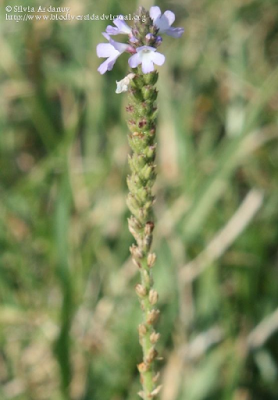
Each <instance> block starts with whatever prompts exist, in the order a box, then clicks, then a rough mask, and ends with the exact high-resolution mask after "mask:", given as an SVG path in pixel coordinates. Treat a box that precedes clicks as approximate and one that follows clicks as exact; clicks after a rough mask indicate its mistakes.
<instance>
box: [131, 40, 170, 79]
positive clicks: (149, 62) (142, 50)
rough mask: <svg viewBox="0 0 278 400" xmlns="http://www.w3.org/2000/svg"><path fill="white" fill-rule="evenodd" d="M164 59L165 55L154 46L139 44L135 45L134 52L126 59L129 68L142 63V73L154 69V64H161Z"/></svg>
mask: <svg viewBox="0 0 278 400" xmlns="http://www.w3.org/2000/svg"><path fill="white" fill-rule="evenodd" d="M164 61H165V56H164V55H163V54H161V53H158V52H157V51H156V48H155V47H151V46H141V47H137V49H136V54H134V55H133V56H131V57H130V58H129V60H128V63H129V66H130V67H131V68H136V67H138V65H139V64H142V71H143V73H144V74H147V73H148V72H152V71H154V64H156V65H162V64H163V63H164Z"/></svg>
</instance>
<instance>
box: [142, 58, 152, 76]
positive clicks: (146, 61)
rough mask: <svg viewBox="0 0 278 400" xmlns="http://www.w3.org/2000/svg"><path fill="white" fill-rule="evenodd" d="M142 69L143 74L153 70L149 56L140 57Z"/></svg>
mask: <svg viewBox="0 0 278 400" xmlns="http://www.w3.org/2000/svg"><path fill="white" fill-rule="evenodd" d="M142 71H143V73H144V74H147V73H148V72H152V71H154V65H153V62H152V60H151V59H150V57H143V58H142Z"/></svg>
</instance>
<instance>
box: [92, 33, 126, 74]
mask: <svg viewBox="0 0 278 400" xmlns="http://www.w3.org/2000/svg"><path fill="white" fill-rule="evenodd" d="M103 36H104V37H105V38H106V39H107V40H108V41H109V43H100V44H98V45H97V56H98V57H104V58H107V60H105V61H104V62H103V63H102V64H101V65H100V66H99V67H98V72H100V73H101V74H104V73H105V72H106V71H111V69H112V68H113V67H114V64H115V62H116V60H117V58H118V57H119V56H120V55H121V54H122V53H124V52H125V51H128V52H129V53H134V49H133V48H132V47H131V46H130V45H128V44H124V43H119V42H115V40H113V39H111V38H110V36H109V35H108V34H107V33H103Z"/></svg>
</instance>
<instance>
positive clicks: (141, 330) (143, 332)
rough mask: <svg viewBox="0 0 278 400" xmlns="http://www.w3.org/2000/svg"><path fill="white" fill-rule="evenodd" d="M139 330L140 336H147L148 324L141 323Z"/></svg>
mask: <svg viewBox="0 0 278 400" xmlns="http://www.w3.org/2000/svg"><path fill="white" fill-rule="evenodd" d="M138 332H139V336H141V337H142V336H145V335H146V333H147V328H146V326H145V325H144V324H140V325H139V326H138Z"/></svg>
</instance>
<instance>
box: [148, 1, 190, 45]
mask: <svg viewBox="0 0 278 400" xmlns="http://www.w3.org/2000/svg"><path fill="white" fill-rule="evenodd" d="M150 17H151V19H152V20H153V23H154V25H155V26H156V27H157V28H158V29H159V33H166V35H169V36H172V37H174V38H179V37H181V35H182V34H183V32H184V29H183V28H172V27H171V25H172V24H173V22H174V21H175V14H174V13H173V12H172V11H169V10H168V11H165V13H164V14H163V15H161V10H160V8H159V7H158V6H154V7H151V8H150Z"/></svg>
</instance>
